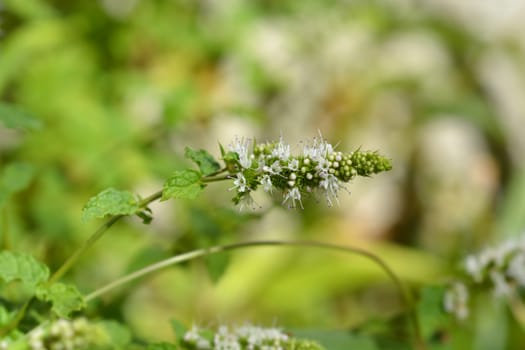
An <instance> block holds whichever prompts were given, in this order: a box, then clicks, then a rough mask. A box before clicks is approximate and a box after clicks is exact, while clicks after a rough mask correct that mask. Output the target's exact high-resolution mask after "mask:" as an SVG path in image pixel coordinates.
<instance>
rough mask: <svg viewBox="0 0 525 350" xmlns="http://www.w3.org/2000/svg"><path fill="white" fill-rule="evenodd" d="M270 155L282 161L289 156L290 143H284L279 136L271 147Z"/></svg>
mask: <svg viewBox="0 0 525 350" xmlns="http://www.w3.org/2000/svg"><path fill="white" fill-rule="evenodd" d="M272 157H276V158H279V159H281V160H284V161H286V160H288V158H290V145H289V144H286V143H284V142H283V138H282V137H280V138H279V142H278V143H277V144H276V145H275V146H274V148H273V149H272Z"/></svg>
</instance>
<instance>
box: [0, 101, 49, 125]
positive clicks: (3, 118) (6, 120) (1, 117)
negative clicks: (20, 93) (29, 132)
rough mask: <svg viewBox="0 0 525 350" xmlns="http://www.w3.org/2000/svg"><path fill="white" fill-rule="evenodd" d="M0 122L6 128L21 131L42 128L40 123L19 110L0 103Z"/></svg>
mask: <svg viewBox="0 0 525 350" xmlns="http://www.w3.org/2000/svg"><path fill="white" fill-rule="evenodd" d="M0 122H1V123H3V124H4V125H5V127H7V128H11V129H14V128H21V129H33V130H35V129H39V128H40V127H42V122H41V121H40V120H38V119H35V118H34V117H32V116H31V115H29V114H28V113H26V112H24V111H23V110H21V109H20V108H18V107H16V106H13V105H10V104H7V103H0Z"/></svg>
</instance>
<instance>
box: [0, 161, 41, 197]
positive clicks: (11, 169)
mask: <svg viewBox="0 0 525 350" xmlns="http://www.w3.org/2000/svg"><path fill="white" fill-rule="evenodd" d="M34 173H35V169H34V167H33V166H32V165H31V164H28V163H23V162H18V163H12V164H9V165H8V166H6V167H5V168H4V170H3V172H2V175H1V177H0V207H2V206H3V205H4V204H5V202H6V201H7V200H8V199H9V197H10V196H11V195H12V194H14V193H16V192H19V191H22V190H24V189H25V188H27V186H29V184H30V183H31V180H32V179H33V176H34Z"/></svg>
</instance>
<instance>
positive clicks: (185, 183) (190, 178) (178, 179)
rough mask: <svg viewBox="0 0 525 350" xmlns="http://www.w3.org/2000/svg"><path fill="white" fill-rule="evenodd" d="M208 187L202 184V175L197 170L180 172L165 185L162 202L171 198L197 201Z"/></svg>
mask: <svg viewBox="0 0 525 350" xmlns="http://www.w3.org/2000/svg"><path fill="white" fill-rule="evenodd" d="M205 186H206V185H204V184H203V183H202V182H201V173H199V172H198V171H195V170H190V169H186V170H178V171H176V172H175V173H174V174H173V175H172V176H171V177H170V178H169V179H168V180H167V181H166V183H165V184H164V189H163V190H162V200H166V199H170V198H181V199H195V198H197V196H198V195H199V194H200V193H201V192H202V190H203V189H204V187H205Z"/></svg>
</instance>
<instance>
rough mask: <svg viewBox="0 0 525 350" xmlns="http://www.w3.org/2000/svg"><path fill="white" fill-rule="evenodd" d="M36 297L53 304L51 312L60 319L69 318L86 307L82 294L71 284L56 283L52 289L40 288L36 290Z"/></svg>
mask: <svg viewBox="0 0 525 350" xmlns="http://www.w3.org/2000/svg"><path fill="white" fill-rule="evenodd" d="M36 297H37V298H38V299H40V300H43V301H49V302H51V304H52V307H51V310H53V312H54V313H55V314H57V316H59V317H68V316H69V315H70V314H71V313H72V312H73V311H79V310H82V309H83V308H84V307H86V303H85V301H84V298H82V294H80V292H79V291H78V289H77V288H76V287H75V286H73V285H70V284H63V283H55V284H52V285H51V286H50V287H40V288H38V289H37V290H36Z"/></svg>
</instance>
